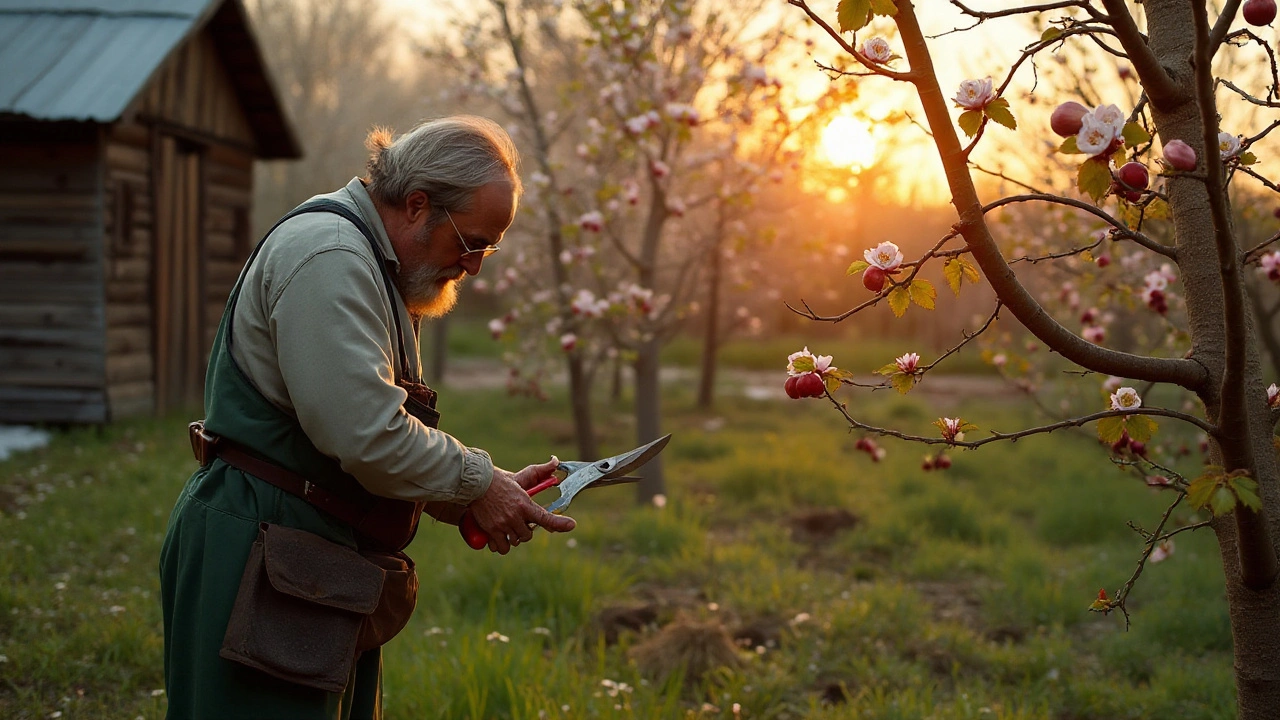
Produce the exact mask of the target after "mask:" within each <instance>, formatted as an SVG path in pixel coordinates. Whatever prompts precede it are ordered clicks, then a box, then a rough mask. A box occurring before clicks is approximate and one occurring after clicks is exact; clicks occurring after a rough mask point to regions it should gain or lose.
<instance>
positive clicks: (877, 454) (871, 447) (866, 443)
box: [853, 436, 886, 462]
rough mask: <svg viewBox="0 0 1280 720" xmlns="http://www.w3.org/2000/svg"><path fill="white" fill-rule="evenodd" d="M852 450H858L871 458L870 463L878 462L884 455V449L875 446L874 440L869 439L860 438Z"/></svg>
mask: <svg viewBox="0 0 1280 720" xmlns="http://www.w3.org/2000/svg"><path fill="white" fill-rule="evenodd" d="M853 449H854V450H860V451H862V452H864V453H866V454H868V455H870V456H871V462H880V461H881V460H883V459H884V456H885V455H886V452H885V449H884V448H882V447H880V446H879V445H877V444H876V441H875V440H872V439H871V438H869V437H865V436H864V437H860V438H858V441H857V442H856V443H854V444H853Z"/></svg>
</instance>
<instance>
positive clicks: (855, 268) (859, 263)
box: [844, 260, 871, 275]
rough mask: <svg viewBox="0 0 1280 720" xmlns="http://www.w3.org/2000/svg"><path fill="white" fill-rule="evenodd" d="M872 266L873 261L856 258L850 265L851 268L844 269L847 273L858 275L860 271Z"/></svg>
mask: <svg viewBox="0 0 1280 720" xmlns="http://www.w3.org/2000/svg"><path fill="white" fill-rule="evenodd" d="M869 267H871V263H869V262H867V261H866V260H854V261H853V262H852V263H850V265H849V269H848V270H845V271H844V274H845V275H857V274H858V273H860V272H862V271H863V270H866V269H867V268H869Z"/></svg>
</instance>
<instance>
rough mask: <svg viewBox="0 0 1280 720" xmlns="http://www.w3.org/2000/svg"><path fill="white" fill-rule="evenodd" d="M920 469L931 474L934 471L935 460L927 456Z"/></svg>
mask: <svg viewBox="0 0 1280 720" xmlns="http://www.w3.org/2000/svg"><path fill="white" fill-rule="evenodd" d="M920 469H921V470H923V471H925V472H929V471H930V470H932V469H933V458H931V457H929V456H928V455H925V456H924V461H923V462H921V463H920Z"/></svg>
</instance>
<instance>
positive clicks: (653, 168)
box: [649, 160, 671, 180]
mask: <svg viewBox="0 0 1280 720" xmlns="http://www.w3.org/2000/svg"><path fill="white" fill-rule="evenodd" d="M649 172H650V173H652V174H653V176H654V177H655V178H657V179H659V180H661V179H662V178H664V177H666V176H668V175H670V174H671V168H670V167H669V166H668V165H667V164H666V163H664V162H662V161H661V160H654V161H653V162H651V163H649Z"/></svg>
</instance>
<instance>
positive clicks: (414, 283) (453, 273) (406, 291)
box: [396, 265, 459, 319]
mask: <svg viewBox="0 0 1280 720" xmlns="http://www.w3.org/2000/svg"><path fill="white" fill-rule="evenodd" d="M458 271H459V268H456V267H455V268H441V267H435V266H433V265H420V266H418V267H416V268H413V269H411V270H406V269H405V268H403V267H401V268H400V273H399V274H398V276H397V277H396V286H397V289H399V290H400V296H401V297H402V298H404V304H405V309H406V310H408V311H409V315H411V316H413V317H414V318H427V319H435V318H439V317H443V316H444V315H445V314H447V313H448V312H449V311H450V310H452V309H453V306H454V305H456V304H457V303H458V281H457V280H454V278H455V277H457V276H458Z"/></svg>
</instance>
